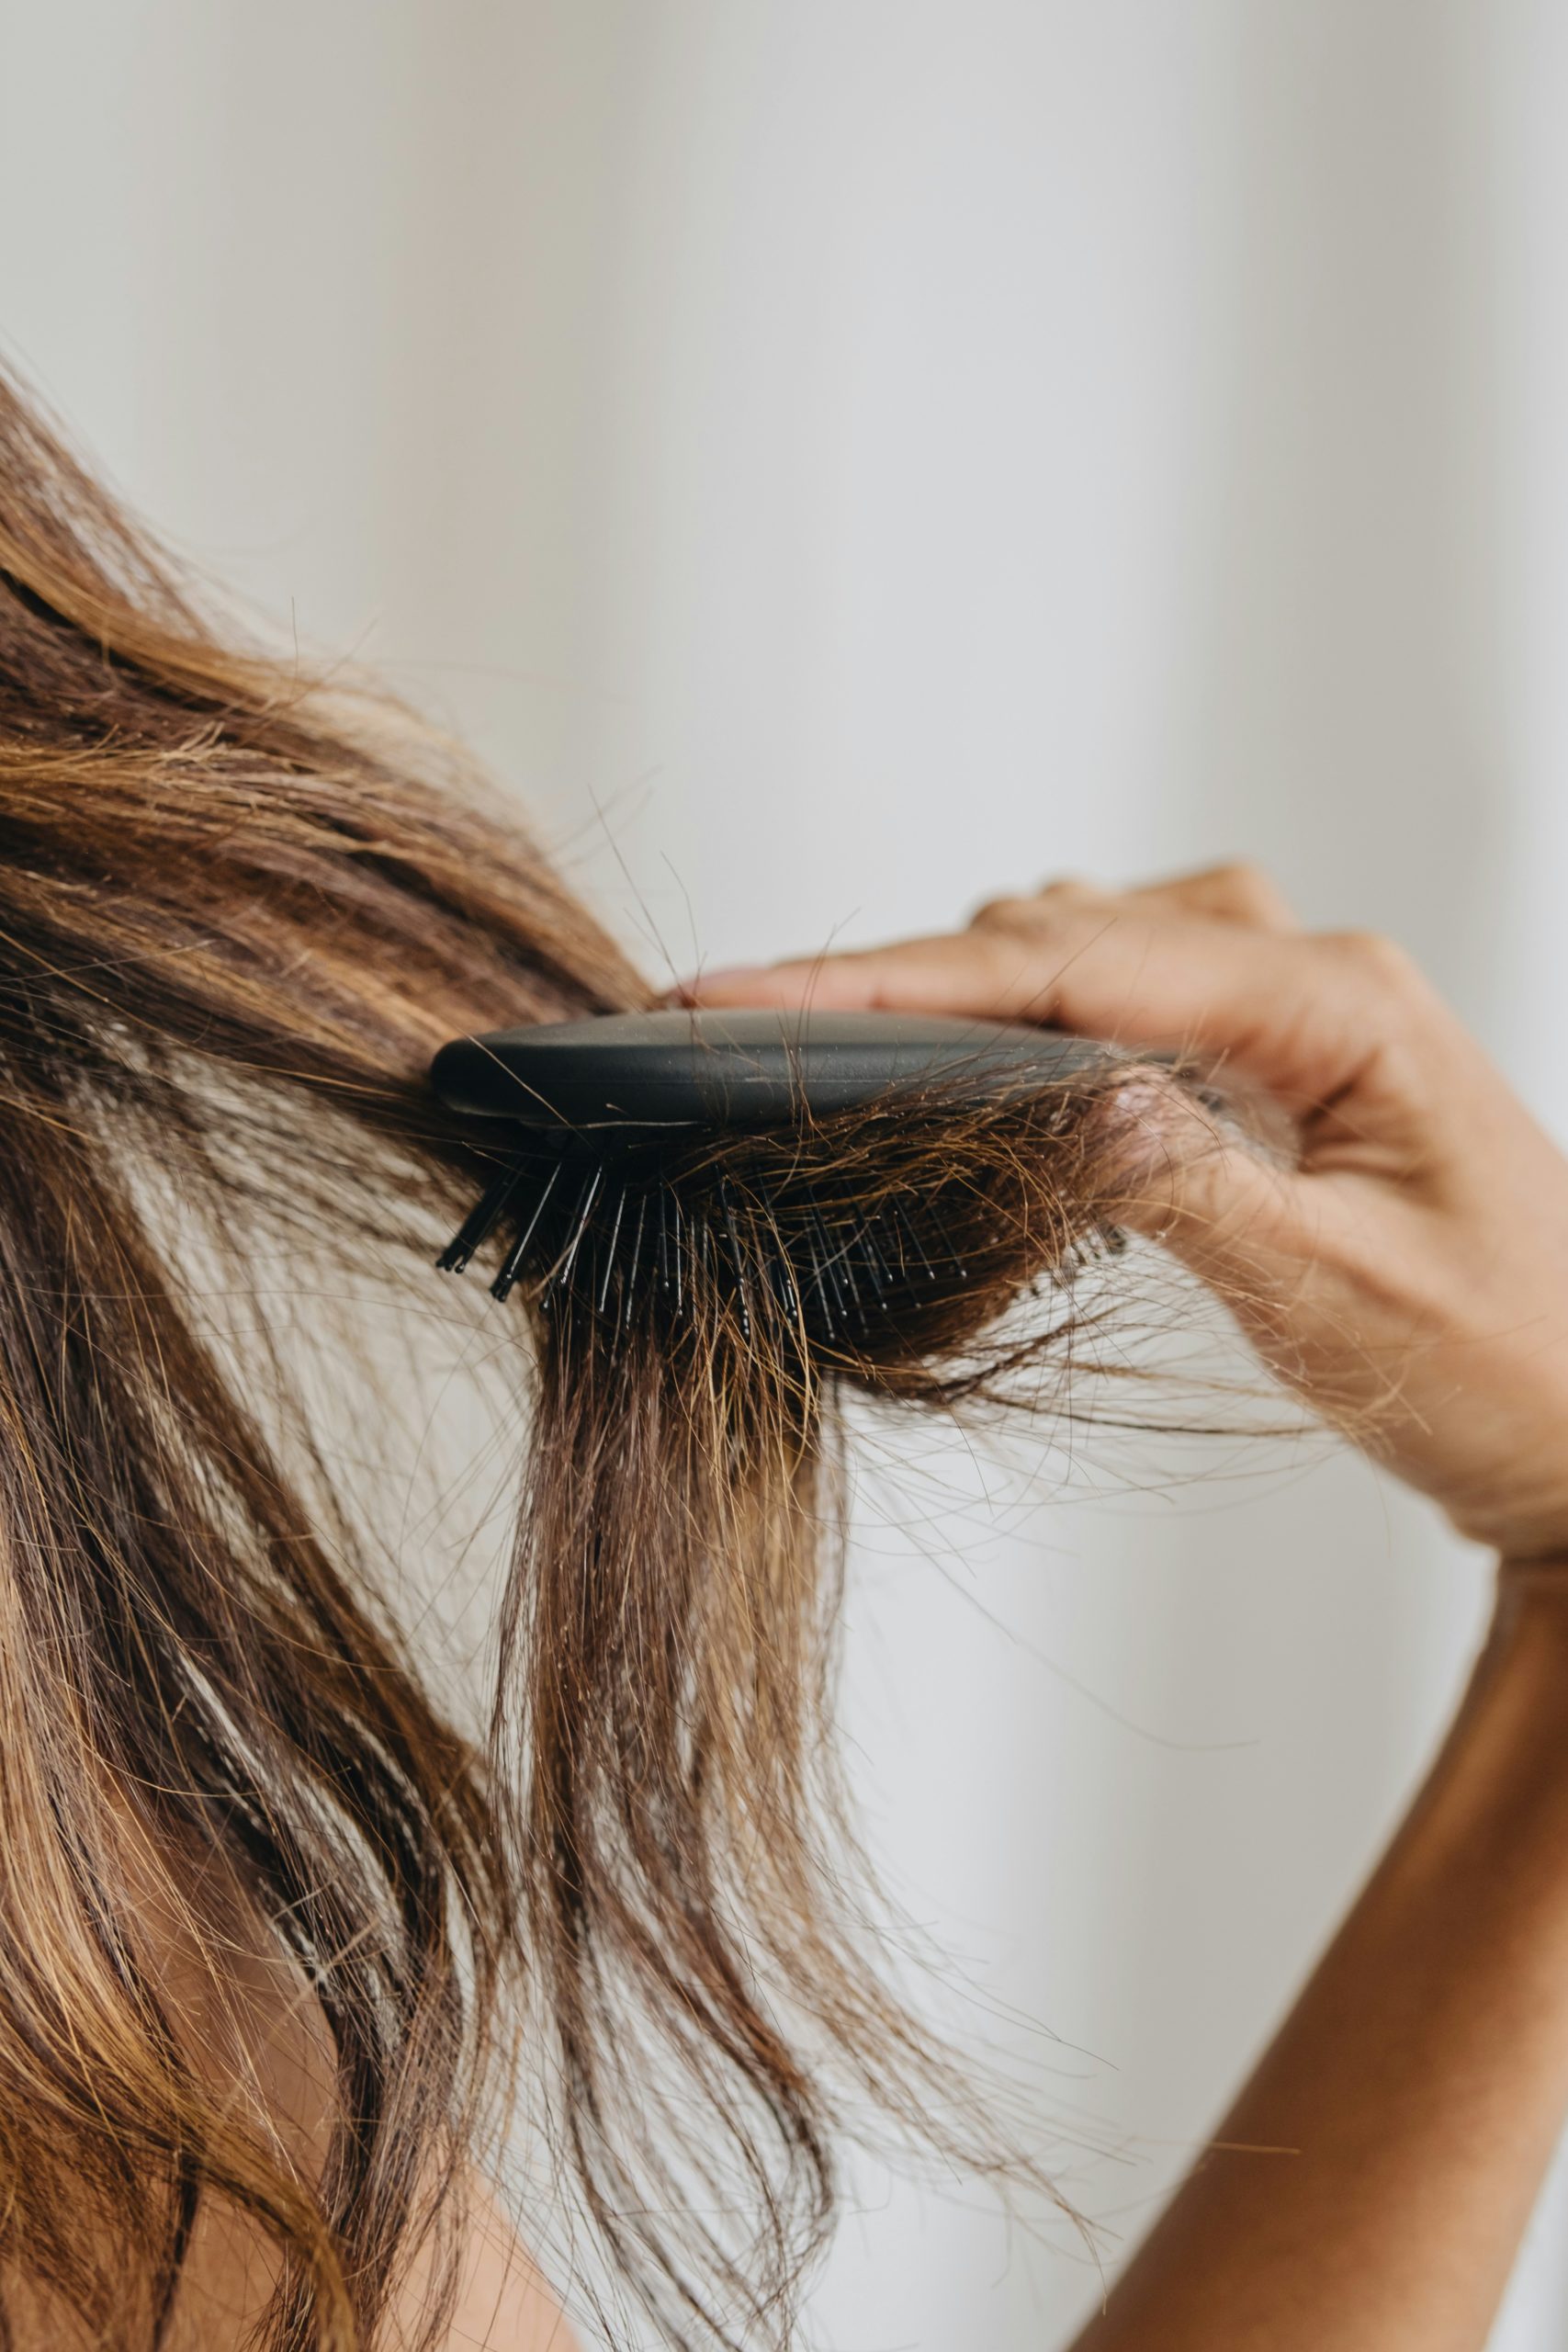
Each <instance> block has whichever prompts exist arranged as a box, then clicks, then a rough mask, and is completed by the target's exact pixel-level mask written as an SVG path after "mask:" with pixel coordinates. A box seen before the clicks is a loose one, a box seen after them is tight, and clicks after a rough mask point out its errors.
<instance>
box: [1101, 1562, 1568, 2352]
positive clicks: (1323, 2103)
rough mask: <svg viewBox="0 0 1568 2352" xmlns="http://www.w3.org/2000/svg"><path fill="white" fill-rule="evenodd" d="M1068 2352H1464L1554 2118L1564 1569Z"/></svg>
mask: <svg viewBox="0 0 1568 2352" xmlns="http://www.w3.org/2000/svg"><path fill="white" fill-rule="evenodd" d="M1557 1576H1558V1577H1559V1578H1560V1581H1559V1582H1557V1583H1556V1584H1554V1583H1553V1582H1552V1578H1551V1575H1550V1574H1545V1573H1543V1574H1542V1575H1540V1576H1539V1577H1533V1576H1529V1575H1524V1576H1510V1577H1509V1578H1508V1580H1507V1581H1506V1586H1505V1592H1504V1597H1503V1600H1502V1601H1501V1602H1500V1606H1499V1611H1498V1616H1497V1620H1496V1623H1495V1627H1494V1630H1493V1634H1492V1637H1491V1639H1490V1641H1489V1642H1488V1645H1487V1647H1486V1650H1485V1652H1484V1653H1483V1657H1482V1659H1481V1661H1480V1663H1479V1665H1478V1667H1477V1669H1476V1673H1475V1675H1474V1677H1473V1679H1472V1683H1471V1686H1470V1690H1469V1691H1468V1693H1467V1695H1466V1698H1465V1701H1464V1703H1463V1705H1462V1707H1461V1711H1460V1713H1459V1716H1458V1718H1457V1720H1456V1722H1455V1724H1454V1727H1453V1729H1452V1731H1451V1733H1450V1736H1449V1738H1448V1740H1447V1741H1446V1743H1445V1745H1444V1747H1443V1749H1442V1752H1441V1754H1440V1755H1439V1757H1438V1761H1437V1763H1436V1765H1435V1766H1434V1769H1433V1770H1432V1772H1431V1774H1430V1776H1429V1778H1428V1780H1427V1783H1426V1785H1425V1787H1424V1788H1423V1790H1422V1792H1421V1793H1420V1795H1419V1796H1418V1798H1417V1799H1416V1804H1415V1805H1414V1806H1413V1808H1412V1810H1411V1812H1410V1814H1409V1815H1408V1817H1407V1818H1406V1820H1405V1822H1404V1826H1403V1827H1402V1828H1401V1830H1400V1832H1399V1834H1398V1836H1397V1837H1396V1838H1395V1839H1394V1842H1393V1846H1392V1847H1391V1848H1390V1849H1389V1851H1388V1853H1387V1854H1386V1856H1385V1857H1384V1859H1383V1860H1382V1863H1381V1865H1380V1866H1379V1868H1378V1870H1377V1871H1376V1873H1375V1874H1374V1876H1373V1878H1372V1879H1371V1883H1370V1884H1369V1885H1368V1887H1367V1889H1366V1891H1365V1893H1364V1894H1362V1895H1361V1897H1360V1899H1359V1902H1358V1903H1357V1905H1356V1906H1355V1909H1354V1910H1353V1911H1352V1912H1351V1914H1350V1916H1349V1917H1348V1920H1347V1921H1346V1923H1345V1925H1344V1927H1343V1928H1342V1929H1341V1930H1340V1932H1339V1934H1338V1936H1337V1938H1336V1939H1335V1941H1334V1943H1333V1945H1332V1946H1331V1947H1330V1949H1329V1951H1327V1953H1326V1954H1325V1958H1324V1960H1323V1962H1321V1964H1320V1965H1319V1967H1318V1969H1317V1970H1316V1972H1315V1973H1314V1976H1313V1977H1312V1979H1311V1982H1310V1983H1309V1984H1308V1985H1307V1987H1306V1989H1305V1991H1304V1992H1303V1995H1302V1997H1301V1999H1300V2000H1299V2001H1298V2003H1297V2004H1296V2007H1295V2008H1294V2009H1293V2011H1292V2014H1291V2016H1290V2017H1289V2018H1288V2019H1287V2020H1286V2023H1285V2025H1284V2026H1283V2028H1282V2029H1281V2030H1280V2034H1279V2035H1278V2037H1277V2039H1276V2040H1275V2041H1274V2043H1273V2044H1272V2046H1271V2048H1270V2049H1269V2052H1268V2053H1267V2055H1266V2056H1265V2058H1264V2059H1263V2062H1262V2064H1261V2065H1260V2066H1259V2067H1258V2071H1257V2073H1256V2075H1254V2077H1253V2079H1252V2081H1251V2082H1250V2083H1249V2084H1248V2085H1247V2088H1246V2090H1245V2091H1244V2092H1243V2094H1242V2096H1241V2098H1240V2099H1239V2100H1238V2101H1237V2103H1236V2105H1235V2109H1233V2110H1232V2112H1231V2114H1230V2115H1229V2116H1228V2117H1227V2118H1226V2120H1225V2121H1224V2124H1223V2125H1222V2126H1221V2128H1220V2131H1219V2132H1218V2133H1217V2134H1216V2145H1215V2146H1214V2147H1213V2149H1212V2150H1211V2152H1210V2153H1209V2154H1207V2155H1206V2156H1205V2157H1204V2158H1203V2160H1202V2161H1201V2164H1200V2165H1198V2167H1197V2168H1196V2170H1195V2171H1194V2172H1193V2174H1192V2175H1191V2177H1190V2178H1189V2179H1188V2181H1187V2183H1186V2184H1185V2186H1184V2187H1183V2188H1181V2190H1180V2191H1179V2194H1178V2195H1177V2197H1176V2199H1174V2201H1173V2203H1172V2204H1171V2205H1170V2207H1169V2208H1168V2211H1167V2212H1166V2213H1165V2215H1164V2217H1163V2218H1162V2219H1161V2221H1160V2222H1158V2223H1157V2225H1156V2228H1155V2230H1154V2232H1153V2233H1152V2234H1151V2235H1150V2237H1149V2239H1148V2240H1147V2242H1146V2243H1145V2245H1144V2246H1143V2248H1142V2249H1141V2250H1140V2252H1139V2253H1138V2255H1137V2256H1136V2257H1135V2259H1134V2262H1133V2263H1132V2265H1131V2267H1130V2268H1129V2269H1128V2271H1127V2273H1126V2275H1125V2276H1124V2278H1122V2281H1121V2283H1120V2284H1119V2285H1118V2287H1117V2288H1116V2290H1115V2291H1114V2292H1113V2294H1112V2295H1111V2299H1110V2301H1109V2304H1108V2306H1107V2308H1106V2310H1105V2312H1103V2314H1102V2315H1101V2316H1100V2317H1099V2318H1098V2319H1097V2320H1096V2321H1095V2322H1094V2323H1093V2324H1091V2325H1090V2326H1089V2329H1088V2330H1087V2331H1086V2333H1085V2334H1084V2335H1082V2336H1081V2337H1080V2338H1079V2340H1078V2346H1077V2352H1152V2347H1154V2346H1158V2348H1159V2352H1255V2347H1256V2352H1262V2347H1264V2346H1267V2347H1268V2352H1298V2347H1299V2352H1308V2347H1311V2352H1374V2347H1375V2352H1478V2347H1480V2346H1483V2344H1484V2342H1485V2339H1486V2335H1487V2333H1488V2330H1489V2328H1490V2325H1491V2323H1492V2319H1493V2315H1494V2313H1495V2309H1496V2306H1497V2302H1498V2300H1499V2298H1500V2296H1501V2293H1502V2290H1503V2288H1504V2286H1505V2284H1506V2279H1507V2276H1508V2272H1509V2268H1510V2267H1511V2265H1512V2262H1513V2259H1514V2256H1515V2254H1516V2252H1517V2246H1518V2242H1519V2238H1520V2235H1521V2233H1522V2232H1523V2230H1524V2227H1525V2224H1526V2222H1527V2221H1528V2219H1529V2212H1530V2208H1531V2206H1532V2204H1533V2202H1534V2199H1535V2196H1536V2193H1537V2191H1538V2189H1539V2188H1540V2181H1541V2177H1542V2175H1543V2173H1544V2171H1545V2168H1546V2165H1547V2164H1548V2162H1549V2160H1550V2157H1551V2152H1552V2149H1553V2147H1554V2145H1555V2143H1556V2141H1557V2138H1558V2135H1559V2133H1560V2131H1561V2130H1562V2121H1563V2117H1564V2112H1565V2110H1568V1566H1564V1567H1562V1569H1560V1570H1558V1571H1557Z"/></svg>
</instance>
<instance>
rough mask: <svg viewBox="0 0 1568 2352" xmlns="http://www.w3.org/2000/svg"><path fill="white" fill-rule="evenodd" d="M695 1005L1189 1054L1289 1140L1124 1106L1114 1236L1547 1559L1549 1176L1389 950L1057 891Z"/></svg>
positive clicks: (1561, 1511) (1565, 1410) (1473, 1514)
mask: <svg viewBox="0 0 1568 2352" xmlns="http://www.w3.org/2000/svg"><path fill="white" fill-rule="evenodd" d="M682 994H683V995H684V996H685V998H686V999H687V1000H688V1001H692V1002H694V1003H703V1004H729V1005H768V1004H782V1005H803V1004H807V1003H810V1004H813V1005H818V1006H821V1007H823V1008H829V1007H831V1008H836V1009H841V1010H851V1009H875V1008H881V1009H886V1010H900V1011H910V1012H949V1013H957V1014H967V1015H971V1016H976V1017H985V1016H988V1017H991V1018H994V1019H998V1020H1009V1021H1038V1022H1041V1023H1051V1024H1053V1025H1055V1026H1057V1027H1060V1028H1064V1029H1070V1030H1077V1031H1079V1032H1081V1033H1083V1034H1084V1035H1088V1036H1093V1037H1104V1038H1109V1039H1114V1040H1116V1041H1118V1042H1119V1043H1122V1044H1124V1045H1130V1046H1147V1047H1150V1048H1151V1049H1160V1050H1165V1051H1190V1052H1191V1053H1192V1054H1194V1055H1195V1056H1197V1057H1200V1058H1201V1060H1202V1061H1203V1062H1205V1063H1206V1064H1208V1065H1210V1066H1218V1067H1219V1068H1220V1069H1221V1071H1222V1074H1223V1073H1224V1072H1226V1071H1228V1072H1230V1073H1233V1074H1234V1075H1235V1078H1237V1079H1239V1080H1241V1081H1243V1083H1244V1084H1245V1085H1246V1086H1247V1087H1249V1088H1255V1089H1258V1090H1261V1091H1263V1093H1264V1094H1265V1095H1266V1096H1267V1097H1268V1098H1269V1100H1270V1101H1271V1102H1272V1103H1273V1104H1275V1105H1277V1106H1278V1108H1279V1110H1280V1112H1281V1113H1282V1114H1284V1117H1285V1119H1286V1120H1287V1121H1288V1123H1289V1131H1290V1133H1291V1135H1292V1138H1293V1142H1294V1154H1293V1158H1294V1164H1293V1165H1292V1164H1290V1162H1289V1157H1287V1161H1286V1164H1284V1165H1276V1164H1274V1163H1273V1162H1272V1161H1271V1160H1270V1159H1269V1157H1268V1156H1267V1155H1265V1154H1264V1153H1262V1152H1260V1151H1258V1150H1256V1149H1253V1148H1249V1147H1248V1146H1247V1144H1246V1143H1245V1142H1244V1141H1242V1140H1241V1139H1240V1138H1239V1137H1238V1136H1235V1135H1234V1134H1232V1133H1231V1132H1230V1131H1229V1130H1228V1128H1227V1127H1226V1126H1224V1125H1219V1124H1217V1123H1216V1122H1214V1121H1213V1119H1212V1118H1210V1117H1208V1116H1207V1115H1206V1114H1203V1113H1202V1112H1201V1109H1200V1108H1199V1106H1198V1105H1197V1104H1196V1103H1194V1102H1192V1100H1191V1099H1190V1097H1188V1096H1185V1095H1182V1094H1179V1092H1178V1091H1177V1090H1175V1089H1174V1088H1170V1087H1163V1086H1157V1085H1155V1084H1153V1083H1151V1085H1150V1087H1149V1088H1148V1089H1147V1090H1144V1089H1142V1088H1139V1089H1136V1090H1135V1096H1136V1097H1137V1098H1139V1099H1140V1101H1141V1115H1140V1120H1139V1126H1140V1132H1141V1136H1142V1143H1143V1146H1144V1147H1152V1148H1138V1149H1136V1150H1134V1151H1130V1154H1129V1177H1128V1190H1129V1197H1128V1200H1127V1202H1126V1204H1125V1205H1124V1207H1122V1206H1120V1205H1119V1208H1118V1214H1119V1216H1121V1219H1122V1222H1123V1223H1124V1224H1127V1225H1131V1226H1134V1227H1137V1228H1138V1229H1140V1230H1142V1231H1144V1232H1146V1233H1150V1234H1153V1235H1154V1236H1156V1238H1158V1239H1159V1240H1160V1241H1162V1242H1163V1243H1164V1244H1165V1245H1166V1246H1167V1247H1168V1249H1170V1250H1174V1251H1175V1252H1176V1253H1177V1255H1178V1256H1179V1257H1180V1258H1182V1259H1183V1260H1184V1261H1186V1262H1187V1263H1188V1264H1189V1265H1190V1266H1191V1267H1192V1268H1193V1269H1194V1270H1195V1271H1196V1272H1198V1274H1199V1275H1201V1277H1202V1279H1203V1280H1204V1281H1206V1282H1208V1283H1210V1284H1211V1285H1212V1286H1213V1288H1214V1289H1215V1290H1216V1291H1218V1292H1219V1294H1220V1295H1222V1296H1223V1297H1224V1300H1225V1302H1226V1304H1227V1305H1228V1306H1230V1307H1231V1309H1232V1311H1233V1312H1234V1313H1235V1316H1236V1317H1237V1319H1238V1320H1239V1321H1240V1323H1241V1324H1242V1326H1243V1328H1244V1329H1245V1330H1246V1331H1247V1334H1248V1335H1249V1337H1250V1338H1251V1339H1252V1340H1253V1341H1254V1343H1255V1344H1256V1346H1257V1347H1258V1351H1259V1352H1260V1353H1261V1354H1262V1356H1263V1357H1264V1359H1265V1361H1266V1362H1267V1363H1269V1364H1270V1365H1271V1366H1272V1367H1273V1369H1274V1370H1275V1371H1276V1372H1277V1373H1278V1374H1280V1377H1281V1378H1283V1379H1284V1380H1285V1381H1286V1382H1287V1384H1288V1385H1290V1386H1291V1387H1292V1388H1293V1389H1294V1390H1295V1391H1296V1392H1297V1393H1298V1394H1300V1395H1301V1396H1302V1397H1303V1398H1304V1399H1305V1400H1306V1401H1307V1403H1308V1404H1309V1405H1311V1406H1312V1407H1313V1408H1314V1409H1315V1410H1316V1411H1318V1412H1319V1413H1321V1414H1322V1415H1324V1416H1325V1418H1326V1419H1331V1420H1333V1421H1335V1422H1336V1423H1337V1424H1338V1425H1339V1426H1341V1427H1343V1428H1346V1429H1348V1430H1349V1433H1350V1434H1351V1435H1352V1436H1354V1437H1355V1438H1356V1439H1357V1441H1358V1442H1359V1443H1361V1444H1362V1445H1363V1446H1364V1447H1365V1448H1366V1449H1367V1450H1368V1451H1369V1452H1371V1453H1374V1454H1375V1455H1377V1456H1378V1458H1379V1459H1381V1460H1382V1461H1385V1462H1386V1463H1388V1464H1389V1465H1390V1466H1391V1467H1392V1468H1393V1470H1395V1471H1396V1472H1397V1473H1398V1474H1399V1476H1402V1477H1404V1478H1405V1479H1406V1480H1408V1482H1409V1483H1410V1484H1411V1485H1412V1486H1415V1487H1420V1488H1421V1489H1422V1490H1423V1491H1424V1492H1425V1493H1427V1494H1428V1495H1431V1496H1432V1497H1433V1498H1435V1499H1436V1500H1437V1501H1438V1503H1440V1504H1441V1505H1442V1507H1443V1509H1444V1510H1446V1511H1447V1512H1448V1514H1449V1516H1450V1519H1451V1520H1452V1521H1453V1523H1454V1525H1455V1526H1456V1527H1457V1528H1458V1529H1459V1530H1460V1531H1461V1533H1463V1534H1465V1535H1469V1536H1472V1537H1474V1538H1475V1539H1476V1540H1477V1541H1479V1542H1482V1543H1486V1544H1493V1545H1495V1547H1496V1548H1497V1549H1498V1550H1499V1551H1500V1552H1502V1553H1503V1554H1504V1555H1505V1556H1511V1557H1514V1558H1522V1559H1531V1558H1540V1557H1545V1556H1547V1555H1551V1554H1554V1553H1559V1552H1568V1161H1565V1160H1564V1159H1563V1158H1562V1154H1561V1153H1560V1152H1559V1151H1558V1150H1557V1149H1556V1148H1555V1146H1554V1145H1553V1144H1552V1143H1551V1140H1550V1139H1549V1137H1548V1136H1545V1135H1544V1134H1543V1133H1542V1131H1541V1130H1540V1127H1539V1126H1538V1125H1536V1123H1535V1122H1534V1120H1533V1119H1532V1118H1531V1117H1530V1116H1529V1114H1528V1113H1527V1112H1526V1110H1525V1109H1524V1106H1523V1105H1522V1104H1521V1103H1519V1102H1518V1100H1517V1098H1516V1096H1515V1095H1514V1094H1513V1093H1512V1092H1511V1091H1510V1090H1509V1089H1508V1087H1507V1086H1506V1084H1505V1083H1504V1080H1502V1078H1501V1077H1500V1076H1499V1074H1498V1073H1497V1071H1496V1070H1495V1069H1494V1068H1493V1067H1492V1065H1491V1064H1490V1063H1489V1062H1488V1060H1487V1059H1486V1057H1485V1055H1484V1054H1483V1052H1482V1050H1481V1048H1480V1046H1478V1045H1477V1044H1476V1043H1475V1041H1474V1039H1473V1038H1472V1037H1471V1036H1470V1035H1468V1034H1467V1032H1466V1031H1465V1030H1464V1029H1463V1028H1462V1027H1461V1024H1460V1023H1459V1022H1458V1020H1457V1019H1456V1018H1455V1016H1454V1015H1453V1014H1452V1013H1451V1012H1450V1011H1449V1010H1448V1008H1447V1007H1446V1006H1445V1005H1444V1004H1443V1003H1442V1001H1440V999H1439V998H1438V996H1437V995H1436V994H1435V993H1434V991H1433V990H1432V989H1431V988H1430V986H1429V985H1428V984H1427V981H1426V980H1425V979H1424V978H1422V976H1421V975H1420V973H1419V972H1418V971H1417V970H1416V967H1414V966H1413V965H1412V964H1411V963H1410V962H1409V961H1408V960H1407V958H1406V957H1405V956H1404V955H1403V954H1402V953H1401V951H1400V950H1399V949H1398V948H1396V947H1394V946H1393V945H1391V944H1389V942H1388V941H1386V940H1384V939H1381V938H1376V937H1370V936H1366V935H1364V934H1362V933H1326V934H1320V935H1309V934H1307V933H1303V931H1302V930H1301V929H1300V927H1299V926H1298V925H1297V924H1296V922H1294V921H1293V919H1292V916H1291V914H1290V911H1289V910H1288V909H1287V907H1286V906H1285V904H1284V902H1283V900H1282V899H1280V895H1279V893H1278V892H1277V891H1276V890H1275V888H1274V887H1273V885H1272V884H1271V883H1269V881H1268V880H1267V879H1266V878H1264V877H1263V876H1259V875H1258V874H1256V873H1254V872H1253V871H1251V870H1250V869H1249V868H1247V867H1243V866H1224V867H1221V868H1218V869H1216V870H1215V871H1213V872H1211V873H1204V874H1198V875H1192V876H1186V877H1184V878H1182V879H1180V880H1179V881H1174V882H1167V883H1161V884H1156V885H1154V886H1152V887H1150V888H1144V889H1136V890H1125V891H1102V890H1098V889H1093V888H1086V887H1085V886H1083V885H1081V884H1078V883H1070V882H1058V883H1054V884H1052V885H1051V886H1050V887H1049V888H1046V889H1043V890H1042V891H1040V892H1039V893H1038V895H1037V896H1035V897H1032V898H1018V899H998V900H997V901H996V902H995V903H994V904H993V905H990V906H987V907H985V908H982V910H981V911H980V912H979V913H978V914H977V915H976V918H975V920H974V922H972V923H971V925H970V927H969V929H968V930H967V931H964V932H957V933H953V934H951V935H943V936H942V937H938V938H931V939H912V940H906V941H902V942H900V943H898V944H896V945H894V946H890V947H881V948H874V949H871V950H869V951H866V952H863V953H859V954H852V955H837V956H824V957H818V958H815V959H812V960H810V961H800V962H794V963H784V964H780V965H776V966H774V967H773V968H772V969H770V970H747V971H728V972H712V973H709V974H707V975H705V977H703V978H698V979H696V980H694V981H692V982H690V983H688V984H687V986H686V987H685V988H684V989H683V990H682Z"/></svg>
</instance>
